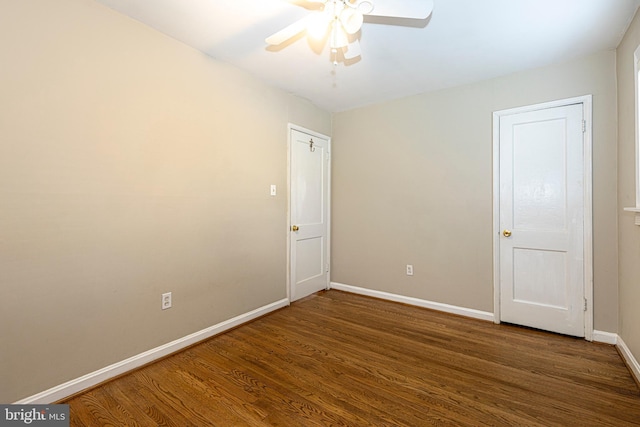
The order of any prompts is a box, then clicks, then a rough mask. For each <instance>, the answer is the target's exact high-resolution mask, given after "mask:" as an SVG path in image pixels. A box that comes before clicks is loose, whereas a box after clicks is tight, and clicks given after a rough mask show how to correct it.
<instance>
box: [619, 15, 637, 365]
mask: <svg viewBox="0 0 640 427" xmlns="http://www.w3.org/2000/svg"><path fill="white" fill-rule="evenodd" d="M638 45H640V18H639V17H638V15H636V17H635V19H634V20H633V22H632V24H631V26H630V27H629V30H628V31H627V33H626V35H625V37H624V39H623V41H622V43H620V46H618V51H617V60H618V67H617V70H618V112H619V116H618V227H619V230H618V239H619V244H618V248H619V252H620V262H619V264H618V268H619V270H620V273H619V281H620V322H619V331H618V333H619V335H620V337H621V338H622V339H623V341H624V342H625V344H626V345H627V347H629V349H630V350H631V352H632V353H633V354H634V357H635V358H636V360H640V310H639V309H638V307H640V262H639V260H640V227H638V226H636V225H634V220H635V215H634V214H633V213H630V212H624V211H623V208H625V207H630V206H635V204H636V200H635V191H636V184H635V176H636V175H635V173H636V172H635V167H636V166H635V156H636V148H635V131H636V128H635V126H636V125H635V117H636V114H637V112H636V107H635V97H634V93H635V82H634V75H633V74H634V71H633V69H634V64H633V53H634V51H635V50H636V48H637V47H638Z"/></svg>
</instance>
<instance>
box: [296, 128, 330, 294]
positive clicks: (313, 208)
mask: <svg viewBox="0 0 640 427" xmlns="http://www.w3.org/2000/svg"><path fill="white" fill-rule="evenodd" d="M290 132H291V134H290V149H291V154H290V159H291V196H290V201H291V208H290V212H291V227H290V239H291V241H290V251H291V260H290V268H291V271H290V274H289V276H290V283H291V301H295V300H297V299H300V298H303V297H305V296H307V295H310V294H312V293H314V292H318V291H319V290H322V289H326V288H327V287H328V284H329V248H328V232H329V139H328V138H327V137H323V136H319V135H317V134H309V133H305V132H302V131H300V130H297V129H291V130H290Z"/></svg>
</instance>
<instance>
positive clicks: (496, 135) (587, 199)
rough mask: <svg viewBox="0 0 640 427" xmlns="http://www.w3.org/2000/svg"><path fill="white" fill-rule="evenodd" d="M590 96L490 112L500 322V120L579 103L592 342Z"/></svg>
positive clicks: (589, 336)
mask: <svg viewBox="0 0 640 427" xmlns="http://www.w3.org/2000/svg"><path fill="white" fill-rule="evenodd" d="M592 102H593V96H592V95H584V96H579V97H575V98H568V99H561V100H557V101H551V102H544V103H541V104H534V105H528V106H524V107H518V108H510V109H507V110H500V111H495V112H494V113H493V312H494V322H495V323H500V242H501V239H500V232H501V230H500V118H501V117H503V116H507V115H512V114H518V113H526V112H531V111H536V110H544V109H548V108H555V107H565V106H568V105H575V104H582V112H583V120H584V124H583V130H584V132H583V138H584V146H583V147H584V149H583V150H584V152H583V154H584V165H583V178H584V181H583V182H584V225H583V226H584V236H583V237H584V239H583V242H584V243H583V244H584V246H583V251H584V298H585V302H586V304H585V306H586V309H585V311H584V337H585V339H586V340H587V341H592V340H593V183H592V177H593V170H592V161H593V129H592V123H593V121H592V115H593V113H592Z"/></svg>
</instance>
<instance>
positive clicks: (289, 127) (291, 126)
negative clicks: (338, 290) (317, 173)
mask: <svg viewBox="0 0 640 427" xmlns="http://www.w3.org/2000/svg"><path fill="white" fill-rule="evenodd" d="M292 130H296V131H298V132H302V133H306V134H308V135H309V136H312V137H316V138H322V139H326V140H327V147H328V148H327V155H328V157H329V161H328V163H327V174H328V176H327V186H328V188H327V201H326V203H327V241H326V245H327V248H326V249H327V254H326V256H327V263H328V264H329V271H328V272H327V284H326V289H329V284H330V283H331V137H330V136H327V135H324V134H322V133H319V132H315V131H312V130H310V129H307V128H305V127H302V126H298V125H296V124H293V123H288V124H287V229H286V230H287V279H286V286H287V300H289V304H291V286H292V283H291V268H292V266H291V201H292V197H291V131H292Z"/></svg>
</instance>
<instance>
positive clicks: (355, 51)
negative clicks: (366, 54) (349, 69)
mask: <svg viewBox="0 0 640 427" xmlns="http://www.w3.org/2000/svg"><path fill="white" fill-rule="evenodd" d="M342 55H343V56H344V59H353V58H357V57H358V56H360V55H362V50H361V49H360V42H359V41H358V39H355V40H354V41H352V42H351V43H349V44H348V45H347V48H346V50H344V51H343V53H342Z"/></svg>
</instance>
